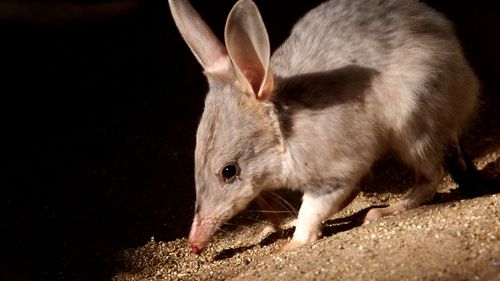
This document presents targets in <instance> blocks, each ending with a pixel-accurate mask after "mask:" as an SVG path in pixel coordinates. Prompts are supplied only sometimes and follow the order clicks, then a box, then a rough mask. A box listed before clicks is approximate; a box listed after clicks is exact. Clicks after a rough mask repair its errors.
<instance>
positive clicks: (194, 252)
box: [191, 245, 203, 255]
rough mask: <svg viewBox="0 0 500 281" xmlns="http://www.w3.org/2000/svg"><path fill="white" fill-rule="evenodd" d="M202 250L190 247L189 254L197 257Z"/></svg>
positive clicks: (193, 246) (194, 246)
mask: <svg viewBox="0 0 500 281" xmlns="http://www.w3.org/2000/svg"><path fill="white" fill-rule="evenodd" d="M201 251H203V250H202V249H198V247H197V246H196V245H191V253H193V254H196V255H199V254H201Z"/></svg>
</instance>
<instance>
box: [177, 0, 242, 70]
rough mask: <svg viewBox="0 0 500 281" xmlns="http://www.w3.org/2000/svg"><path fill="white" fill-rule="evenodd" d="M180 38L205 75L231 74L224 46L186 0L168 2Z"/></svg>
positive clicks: (229, 62)
mask: <svg viewBox="0 0 500 281" xmlns="http://www.w3.org/2000/svg"><path fill="white" fill-rule="evenodd" d="M168 4H169V6H170V11H171V12H172V16H173V18H174V21H175V24H176V25H177V28H178V29H179V31H180V33H181V35H182V38H184V40H185V41H186V43H187V44H188V46H189V48H190V49H191V51H192V52H193V54H194V55H195V57H196V59H197V60H198V62H199V63H200V64H201V65H202V66H203V69H204V71H205V72H206V73H216V74H217V73H218V74H223V75H224V74H230V75H232V74H233V70H232V66H231V61H230V58H229V55H228V53H227V50H226V48H225V47H224V45H223V44H222V43H221V42H220V41H219V39H217V37H216V36H215V34H214V33H213V32H212V30H211V29H210V28H209V27H208V25H207V24H206V23H205V21H203V19H202V18H201V16H200V14H198V12H196V10H195V9H194V8H193V6H191V4H190V3H189V1H187V0H168Z"/></svg>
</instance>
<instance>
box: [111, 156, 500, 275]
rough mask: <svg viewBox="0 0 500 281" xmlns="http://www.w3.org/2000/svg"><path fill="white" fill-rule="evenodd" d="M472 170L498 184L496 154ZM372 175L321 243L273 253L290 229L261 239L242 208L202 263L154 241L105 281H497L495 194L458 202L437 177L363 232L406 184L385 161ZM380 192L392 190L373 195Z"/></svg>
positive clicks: (257, 222) (450, 186)
mask: <svg viewBox="0 0 500 281" xmlns="http://www.w3.org/2000/svg"><path fill="white" fill-rule="evenodd" d="M476 165H477V166H478V167H479V168H481V169H482V170H483V173H487V174H489V175H490V176H493V177H497V176H498V174H499V171H500V151H493V152H490V153H488V154H486V155H485V156H484V157H482V158H481V159H479V160H478V161H476ZM386 167H389V168H390V169H386ZM375 171H377V172H380V173H381V174H382V175H381V176H380V177H376V178H375V179H374V180H373V182H372V183H370V184H369V185H368V186H367V187H366V188H364V190H365V191H363V192H362V193H361V195H360V196H358V198H356V199H355V201H354V202H353V203H352V204H351V205H349V206H348V207H347V208H346V209H345V210H343V211H342V212H341V213H339V214H337V215H334V216H332V217H331V218H330V219H329V220H327V221H325V222H324V224H323V233H324V237H323V238H322V239H320V240H319V241H317V242H316V243H313V244H311V245H307V246H304V247H302V248H299V249H296V250H293V251H289V252H285V253H276V250H277V249H279V247H280V246H282V245H284V244H285V243H286V241H287V240H289V239H290V237H291V235H292V232H293V228H289V229H287V230H285V231H283V232H281V233H275V234H271V235H270V236H267V237H261V236H260V231H261V230H262V228H263V227H264V223H263V222H262V221H263V218H262V216H261V215H262V214H259V213H258V211H257V212H255V211H252V210H255V209H253V208H252V207H250V210H249V211H246V212H244V213H243V214H241V215H240V216H238V217H237V218H235V219H234V220H232V221H231V222H230V223H229V224H228V225H227V226H226V227H224V228H223V229H222V230H221V231H220V232H219V233H218V234H217V235H216V237H215V239H214V241H213V242H212V243H211V244H210V245H209V247H208V248H207V250H206V251H205V252H204V253H203V254H201V255H200V256H197V255H193V254H191V253H190V252H189V248H188V246H187V241H186V239H185V238H182V239H177V240H175V241H169V242H161V241H155V239H154V237H152V238H151V241H150V242H148V243H147V244H145V245H144V246H142V247H138V248H133V249H128V250H125V251H122V252H120V253H119V254H118V255H117V257H116V260H117V261H118V263H117V267H116V273H115V275H114V277H113V280H117V281H118V280H164V279H165V280H277V279H281V278H285V279H284V280H500V219H499V218H500V200H499V199H500V194H492V195H484V196H481V197H478V198H474V199H463V198H460V196H458V195H457V192H456V191H457V189H456V185H455V184H454V183H453V182H452V181H451V180H450V178H449V177H445V178H444V179H443V181H442V183H441V185H440V191H439V193H438V194H437V195H436V197H435V198H434V200H433V201H432V202H430V203H429V204H426V205H424V206H421V207H419V208H417V209H414V210H411V211H408V212H406V213H403V214H399V215H395V216H391V217H387V218H384V219H381V220H379V221H377V222H375V223H373V224H371V225H368V226H361V220H362V218H363V215H364V214H365V213H366V211H367V209H369V208H370V207H373V206H376V205H380V204H382V205H383V204H388V203H390V202H393V201H395V200H397V199H398V197H400V196H402V193H401V192H400V191H398V190H397V189H396V188H395V186H397V185H404V184H405V183H409V182H411V176H410V175H409V174H408V173H407V171H405V170H404V168H401V167H398V166H397V164H396V163H393V161H391V160H387V161H384V162H383V163H382V164H379V165H378V166H377V167H375ZM391 182H392V183H391ZM382 185H389V186H392V188H391V187H390V188H387V189H383V190H384V191H383V192H379V193H375V192H374V190H376V189H377V188H378V187H379V186H382ZM292 197H293V195H292ZM295 201H297V200H295ZM295 201H294V200H291V202H295ZM294 206H297V203H296V202H295V203H292V207H294ZM294 208H295V207H294ZM289 210H290V209H289ZM290 214H291V216H290V217H293V211H290Z"/></svg>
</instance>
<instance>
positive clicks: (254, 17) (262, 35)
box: [225, 0, 273, 100]
mask: <svg viewBox="0 0 500 281" xmlns="http://www.w3.org/2000/svg"><path fill="white" fill-rule="evenodd" d="M225 40H226V46H227V50H228V52H229V56H230V57H231V60H232V62H233V65H234V66H235V72H236V76H237V79H238V82H239V84H240V85H241V87H243V88H244V90H245V91H246V92H249V93H251V94H254V95H255V97H256V98H257V99H259V100H267V99H268V98H269V97H270V96H271V94H272V91H273V76H272V73H271V70H270V67H269V60H270V56H271V54H270V53H271V51H270V47H269V38H268V35H267V30H266V27H265V26H264V22H263V21H262V17H261V16H260V13H259V10H258V9H257V6H256V5H255V4H254V2H252V1H251V0H240V1H238V3H236V5H234V7H233V9H232V10H231V12H230V13H229V16H228V18H227V22H226V29H225Z"/></svg>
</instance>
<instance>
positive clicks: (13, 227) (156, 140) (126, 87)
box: [0, 0, 500, 280]
mask: <svg viewBox="0 0 500 281" xmlns="http://www.w3.org/2000/svg"><path fill="white" fill-rule="evenodd" d="M93 2H94V4H96V3H99V2H98V1H93ZM192 2H193V5H194V6H195V7H196V8H197V9H198V10H199V11H200V13H201V14H202V15H203V17H204V18H205V19H206V20H207V21H208V22H209V24H210V26H211V27H213V29H214V30H215V31H216V33H217V35H219V36H221V35H222V31H223V27H224V23H225V18H226V15H227V13H228V12H229V10H230V8H231V6H232V4H233V3H234V1H220V0H219V1H201V0H199V1H192ZM255 2H256V3H257V5H258V6H259V8H260V9H261V12H262V15H263V18H264V21H265V22H266V24H267V27H268V31H269V34H270V39H271V44H272V47H273V49H274V48H275V47H276V46H278V45H279V44H280V43H281V42H282V41H283V40H284V39H285V38H286V37H287V35H288V32H289V30H290V28H291V26H292V25H293V23H294V22H295V21H296V20H297V19H298V18H299V17H300V16H301V15H303V14H304V12H305V11H307V10H308V9H310V8H312V7H314V6H315V5H316V4H318V3H320V2H322V1H317V0H315V1H300V2H301V3H293V4H291V2H290V1H285V0H274V1H264V0H261V1H258V0H256V1H255ZM297 2H299V1H297ZM427 2H429V4H431V5H432V6H434V7H436V8H437V9H438V10H440V11H442V12H443V13H445V14H446V15H447V16H448V17H449V18H450V19H451V20H452V21H454V22H455V24H456V29H457V33H458V35H459V38H460V39H461V40H462V42H463V45H464V50H465V53H466V56H467V57H468V58H469V60H470V62H471V64H472V65H473V67H474V68H475V70H476V72H477V74H478V75H479V77H480V79H481V80H482V82H483V88H484V90H483V92H484V96H483V109H481V111H480V112H479V117H478V121H477V124H476V125H477V127H480V128H484V129H482V130H481V129H477V130H476V131H475V130H474V129H473V130H472V133H477V132H479V133H481V132H482V134H483V135H480V137H485V138H486V137H491V135H493V136H494V137H495V136H498V133H493V134H490V133H488V132H489V131H498V130H499V127H498V126H496V127H490V126H489V125H488V124H498V122H493V123H491V120H500V118H498V117H499V115H498V112H497V110H498V109H499V107H498V105H499V104H500V103H499V95H498V86H499V85H498V81H500V75H499V73H500V70H499V67H500V52H499V50H500V42H499V40H500V36H499V32H500V4H499V2H498V1H495V0H491V1H453V0H446V1H438V0H435V1H427ZM2 3H4V2H2V1H0V8H3V9H5V7H6V6H2ZM16 3H19V4H22V3H24V2H21V1H19V2H16ZM41 3H50V4H51V5H55V6H54V7H58V6H57V5H58V4H57V2H54V1H48V2H41ZM66 3H68V1H66ZM71 3H74V4H79V3H78V2H75V1H73V2H71ZM131 3H135V5H136V7H135V8H133V9H130V10H128V11H125V12H120V13H117V14H116V15H113V16H111V15H108V16H107V15H104V16H103V15H102V14H101V15H99V16H96V15H95V13H91V12H86V10H85V9H82V10H81V12H79V13H78V15H79V16H78V17H72V16H68V17H64V16H62V17H61V16H54V17H51V15H50V14H48V15H47V14H46V15H43V16H41V15H40V14H37V13H36V12H33V13H26V12H23V13H21V12H19V14H18V15H19V16H18V17H16V13H17V12H15V11H11V13H10V14H9V17H6V16H3V17H2V18H1V19H0V20H1V22H0V35H1V36H0V69H1V70H2V73H3V74H2V75H1V76H0V77H1V80H0V82H1V83H0V93H1V95H0V97H1V102H0V104H1V113H2V116H1V120H2V123H1V124H2V126H1V132H2V134H1V138H2V140H3V143H4V144H3V145H2V147H3V149H2V151H3V152H2V159H3V160H4V161H3V162H4V165H3V166H4V168H3V169H4V170H6V175H5V176H4V177H2V178H3V180H4V183H2V185H1V193H0V204H1V205H0V235H1V237H0V279H1V280H58V279H70V280H96V279H104V280H106V279H109V278H110V276H111V275H110V274H112V271H111V268H112V266H113V253H115V252H116V251H118V250H120V249H123V248H130V247H137V246H140V245H143V244H144V243H145V242H146V241H148V240H149V239H150V238H151V237H152V236H154V237H155V239H156V240H161V241H169V240H172V239H175V238H178V237H182V236H186V235H187V233H188V230H189V225H190V222H191V221H190V220H191V214H192V210H193V203H194V179H193V175H192V174H193V172H192V171H193V151H194V143H195V130H196V125H197V122H198V120H199V116H200V115H201V112H202V109H203V108H202V106H203V99H204V95H205V92H206V89H207V86H206V82H205V78H204V77H203V75H202V73H201V67H200V66H199V65H198V64H197V62H196V60H195V59H194V57H193V56H192V55H191V53H190V51H189V49H188V47H187V46H186V45H185V43H184V42H183V41H182V40H181V38H180V36H179V34H178V32H177V30H176V28H175V27H174V25H173V21H172V19H171V17H170V13H169V10H168V7H167V4H166V2H164V1H148V2H146V1H144V2H131ZM80 4H81V3H80ZM89 4H92V3H89V2H85V5H89ZM9 7H10V6H9ZM82 7H90V6H82ZM61 9H63V8H61ZM57 11H59V12H60V11H61V10H57V9H56V10H55V11H54V12H57ZM4 14H6V10H4V11H0V16H1V15H4ZM62 14H63V15H64V13H62ZM12 15H14V16H12ZM485 132H486V133H485ZM471 147H472V154H473V155H480V154H481V153H482V152H481V151H478V150H474V145H473V144H472V145H471Z"/></svg>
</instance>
